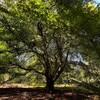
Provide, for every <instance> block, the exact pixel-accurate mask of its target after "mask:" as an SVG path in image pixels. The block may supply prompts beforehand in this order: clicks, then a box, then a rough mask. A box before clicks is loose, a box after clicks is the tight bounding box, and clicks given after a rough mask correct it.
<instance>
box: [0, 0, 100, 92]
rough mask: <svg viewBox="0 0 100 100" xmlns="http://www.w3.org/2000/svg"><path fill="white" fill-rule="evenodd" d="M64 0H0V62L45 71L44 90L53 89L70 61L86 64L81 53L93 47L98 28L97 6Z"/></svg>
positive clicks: (71, 62) (39, 71)
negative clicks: (90, 7)
mask: <svg viewBox="0 0 100 100" xmlns="http://www.w3.org/2000/svg"><path fill="white" fill-rule="evenodd" d="M64 2H65V1H63V2H62V3H59V2H58V1H55V2H54V1H53V0H47V1H45V0H28V1H27V0H3V2H2V3H1V4H0V5H1V6H0V12H1V13H0V40H1V41H2V42H3V43H4V44H5V45H6V47H5V48H3V49H1V50H0V53H2V55H1V57H2V56H3V57H4V58H5V60H1V61H0V62H1V65H0V66H3V68H4V66H7V67H10V68H13V67H19V68H21V69H24V70H27V71H33V72H35V73H38V74H41V75H44V76H45V78H46V89H47V91H53V90H54V83H55V82H56V80H57V79H58V78H59V77H60V75H61V74H62V72H63V71H64V70H65V68H66V69H68V68H69V67H70V64H74V65H75V64H76V63H77V64H79V65H81V66H85V67H86V66H87V65H86V64H85V62H84V60H83V59H82V57H81V55H82V54H84V53H85V54H87V52H86V51H84V50H87V51H88V50H89V51H93V49H92V50H90V48H93V47H94V44H95V43H96V41H93V39H94V35H95V36H97V34H96V33H97V32H99V29H97V27H99V22H98V20H99V16H100V14H98V13H99V9H97V8H96V7H95V8H94V9H96V10H94V11H93V12H92V11H91V9H89V8H88V3H87V4H85V3H83V1H81V2H80V1H78V0H75V1H73V2H72V3H71V2H65V3H64ZM87 21H88V22H87ZM96 22H98V24H97V23H96ZM91 24H92V25H91ZM94 25H96V27H93V26H94ZM87 26H88V27H87ZM92 28H93V29H92ZM88 37H89V38H88ZM97 37H98V36H97ZM95 38H96V37H95ZM97 43H98V42H97ZM87 45H89V48H88V47H87ZM84 48H85V49H84ZM86 48H87V49H86ZM96 48H97V49H98V50H96V52H98V54H100V53H99V46H96ZM94 51H95V50H94ZM73 52H75V53H76V52H77V53H76V54H75V53H74V54H73ZM80 53H81V54H80ZM88 53H89V52H88ZM92 53H93V52H92ZM92 53H91V54H92ZM73 55H74V56H73ZM77 55H79V57H78V58H77V59H79V61H78V60H75V56H77ZM88 56H89V54H88Z"/></svg>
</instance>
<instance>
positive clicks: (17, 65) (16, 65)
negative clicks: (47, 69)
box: [10, 63, 45, 75]
mask: <svg viewBox="0 0 100 100" xmlns="http://www.w3.org/2000/svg"><path fill="white" fill-rule="evenodd" d="M10 66H15V67H19V68H20V69H23V70H26V71H34V72H35V73H38V74H41V75H45V74H44V73H42V72H39V71H37V70H36V69H34V68H25V67H22V66H21V65H19V64H13V63H10Z"/></svg>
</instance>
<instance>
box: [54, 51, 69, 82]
mask: <svg viewBox="0 0 100 100" xmlns="http://www.w3.org/2000/svg"><path fill="white" fill-rule="evenodd" d="M68 54H69V51H68V52H67V55H66V58H65V60H64V62H63V64H62V65H59V67H58V68H57V71H56V73H55V74H56V75H55V77H54V81H56V80H57V79H58V77H59V76H60V75H61V73H62V72H63V70H64V68H65V67H66V65H67V66H69V64H68V61H67V59H68Z"/></svg>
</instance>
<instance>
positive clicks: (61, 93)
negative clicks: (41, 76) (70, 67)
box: [0, 88, 100, 100]
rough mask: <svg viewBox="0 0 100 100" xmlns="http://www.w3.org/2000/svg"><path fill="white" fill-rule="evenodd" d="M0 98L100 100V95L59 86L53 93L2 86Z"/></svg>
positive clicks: (15, 99) (19, 99)
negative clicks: (72, 90) (77, 91)
mask: <svg viewBox="0 0 100 100" xmlns="http://www.w3.org/2000/svg"><path fill="white" fill-rule="evenodd" d="M0 100H100V96H99V95H96V94H83V93H75V92H71V91H70V89H67V88H57V89H56V90H55V92H54V93H52V94H50V93H47V92H46V91H45V89H44V88H34V89H33V88H0Z"/></svg>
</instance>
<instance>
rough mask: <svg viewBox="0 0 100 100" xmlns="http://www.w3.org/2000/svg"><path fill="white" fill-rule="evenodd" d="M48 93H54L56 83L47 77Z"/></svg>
mask: <svg viewBox="0 0 100 100" xmlns="http://www.w3.org/2000/svg"><path fill="white" fill-rule="evenodd" d="M46 91H47V92H49V93H52V92H54V81H53V79H52V78H49V77H46Z"/></svg>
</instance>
